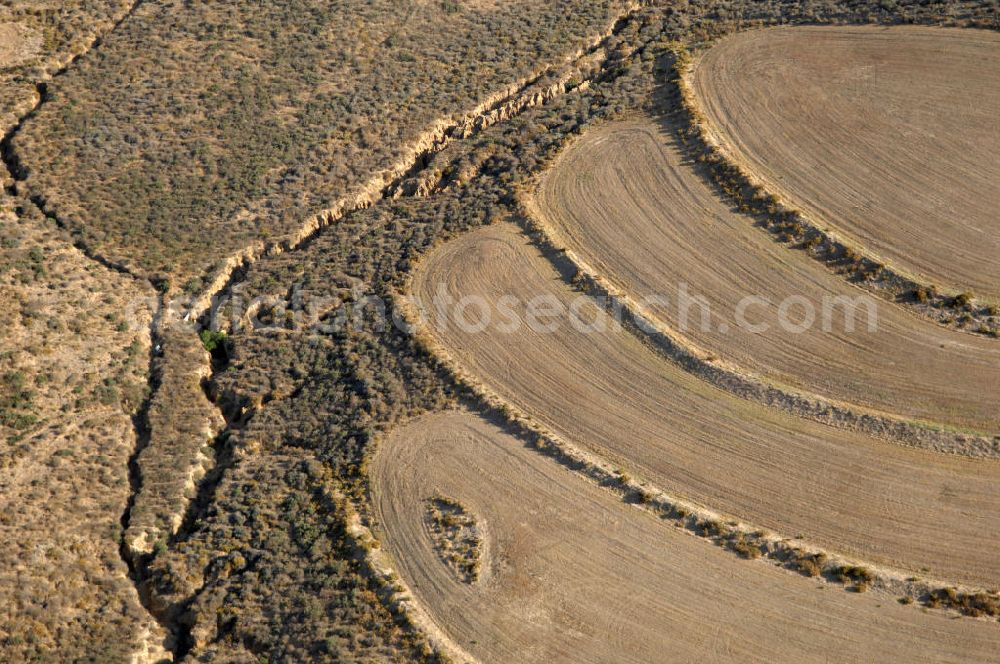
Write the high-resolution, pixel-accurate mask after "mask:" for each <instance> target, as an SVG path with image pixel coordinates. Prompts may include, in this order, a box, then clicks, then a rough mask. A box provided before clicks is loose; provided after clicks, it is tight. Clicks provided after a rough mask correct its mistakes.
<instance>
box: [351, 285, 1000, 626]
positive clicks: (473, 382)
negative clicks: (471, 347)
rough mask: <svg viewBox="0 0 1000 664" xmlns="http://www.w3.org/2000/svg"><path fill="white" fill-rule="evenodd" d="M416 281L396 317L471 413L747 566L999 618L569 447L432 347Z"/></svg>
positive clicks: (398, 297) (997, 606)
mask: <svg viewBox="0 0 1000 664" xmlns="http://www.w3.org/2000/svg"><path fill="white" fill-rule="evenodd" d="M412 274H413V273H411V276H410V277H409V278H408V279H407V280H406V283H405V284H404V286H403V287H402V292H398V291H397V292H395V293H394V294H393V299H394V305H395V307H396V309H397V311H399V312H400V314H401V315H402V317H403V319H404V320H405V321H406V323H407V325H408V326H409V328H410V333H411V334H412V336H413V341H414V344H415V345H416V346H417V348H418V350H420V351H422V352H424V353H425V354H426V355H427V356H428V357H429V358H430V359H431V360H432V361H433V362H434V363H435V364H436V365H437V366H438V367H440V369H441V370H442V371H443V372H444V374H445V376H447V377H448V379H449V380H450V382H452V383H454V384H455V385H457V386H458V387H460V388H462V389H463V390H464V391H466V392H467V394H468V397H467V398H468V402H469V407H470V408H471V409H472V410H473V411H474V412H478V413H479V414H480V415H481V416H484V417H489V416H493V417H496V418H498V419H499V420H500V421H501V422H502V423H504V424H506V425H507V428H509V429H510V430H511V431H512V433H513V434H514V435H516V436H517V437H518V438H520V439H521V440H523V441H524V442H525V445H527V446H528V447H530V448H531V449H534V450H536V451H537V452H538V453H540V454H544V455H546V456H548V457H550V458H552V459H553V460H555V461H556V462H557V463H559V464H560V465H562V466H564V467H566V468H567V469H569V470H571V471H573V472H576V473H577V474H579V475H581V476H582V477H584V478H586V479H588V480H590V481H592V482H594V483H596V484H597V485H598V486H601V487H603V488H605V489H607V490H609V491H612V492H614V493H615V494H617V495H618V496H619V497H620V498H621V499H622V501H623V502H625V503H627V504H630V505H635V506H636V507H638V508H641V509H645V510H648V511H650V512H651V513H653V514H655V515H656V516H658V517H660V518H662V519H665V520H668V521H670V522H672V523H673V524H674V525H675V526H676V527H677V528H679V529H681V530H683V531H685V532H686V533H688V534H690V535H692V536H696V537H700V538H702V539H705V540H707V541H710V542H713V543H715V544H716V545H718V546H721V547H723V548H725V549H726V550H729V551H732V552H734V553H736V554H737V555H740V556H741V557H743V558H746V559H748V560H752V559H757V558H762V559H764V560H765V561H767V562H769V563H771V564H774V565H776V566H778V567H782V568H784V569H787V570H789V571H797V572H798V573H800V574H803V575H805V576H809V577H816V578H819V579H822V580H823V581H824V582H827V583H830V584H831V585H832V584H841V585H848V586H849V587H850V588H851V589H853V590H855V591H857V592H865V591H867V590H868V589H869V588H875V589H878V590H881V591H884V592H886V593H888V594H893V595H896V596H897V597H898V598H900V601H901V603H907V604H909V603H918V604H921V605H922V606H926V607H929V608H947V609H952V610H956V611H959V612H960V613H962V614H963V615H969V616H973V617H980V616H984V615H988V616H991V617H995V616H1000V592H989V591H987V590H986V589H982V588H974V587H970V586H956V585H954V584H949V583H947V582H945V581H943V580H940V579H921V578H918V577H915V576H913V575H912V574H908V573H905V572H903V571H900V570H897V569H892V568H888V567H883V566H875V565H871V564H868V563H865V562H862V561H860V560H856V559H851V558H849V557H846V556H842V555H840V554H834V553H831V552H828V551H826V550H824V549H821V548H819V547H816V546H812V545H810V544H808V543H807V542H805V541H803V540H799V539H796V538H789V537H784V536H782V535H779V534H777V533H773V532H768V531H766V530H763V529H760V528H757V527H754V526H753V525H750V524H746V523H743V522H740V521H738V520H734V519H732V518H730V517H728V516H725V515H723V514H720V513H718V512H715V511H713V510H711V509H709V508H706V507H703V506H701V505H698V504H696V503H693V502H691V501H689V500H687V499H685V498H684V497H682V496H678V495H675V494H671V493H668V492H667V491H664V490H662V489H661V488H659V487H656V486H655V485H653V484H651V483H649V482H647V481H644V480H642V479H641V478H633V477H631V476H629V475H628V474H626V473H624V472H622V471H621V470H619V469H617V468H615V467H614V466H613V465H612V464H610V463H608V462H607V461H606V460H605V459H604V458H602V457H601V456H599V455H596V454H593V453H590V452H587V451H585V450H583V449H581V448H580V447H578V446H577V445H575V444H574V443H571V442H569V441H567V440H565V439H564V438H562V437H561V436H559V435H557V434H555V433H554V432H552V431H551V430H549V429H548V428H547V427H545V426H544V425H542V424H541V423H539V422H537V421H536V420H535V419H533V418H532V417H531V416H530V415H528V414H527V413H525V412H524V411H522V410H521V409H519V408H518V407H517V406H515V405H513V404H511V403H510V402H508V401H507V400H506V399H504V398H503V397H502V396H500V394H499V393H497V392H496V391H495V390H493V389H492V388H491V387H490V386H489V385H487V384H485V383H483V382H482V381H481V380H480V379H479V378H478V377H476V376H475V375H473V374H470V373H469V372H467V371H466V370H465V369H464V368H463V367H462V365H461V363H460V362H458V361H457V360H455V359H454V357H453V356H452V355H451V353H450V352H449V351H448V350H447V349H446V348H445V347H444V346H443V345H442V344H440V343H439V342H438V341H437V340H436V339H435V337H434V336H433V333H432V332H431V331H430V329H429V326H428V325H427V324H425V323H424V322H423V318H422V316H421V315H420V313H419V312H418V311H417V310H416V307H415V305H414V303H413V302H412V300H411V298H410V297H408V295H407V294H408V293H410V292H412V288H411V281H412ZM374 447H377V443H376V445H375V446H373V449H374ZM369 454H370V452H369Z"/></svg>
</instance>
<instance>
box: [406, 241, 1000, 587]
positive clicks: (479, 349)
mask: <svg viewBox="0 0 1000 664" xmlns="http://www.w3.org/2000/svg"><path fill="white" fill-rule="evenodd" d="M439 287H440V288H441V289H443V291H444V292H447V293H449V294H450V295H451V296H452V297H453V298H455V299H456V300H459V299H460V298H463V297H466V296H474V295H478V296H481V297H482V298H483V302H487V303H489V302H492V303H496V302H499V300H500V298H501V297H503V296H511V295H512V296H514V297H517V298H520V299H521V301H522V302H523V301H526V300H527V299H528V298H534V297H538V296H545V297H548V298H550V299H552V300H554V301H555V303H556V305H560V304H561V306H563V307H569V306H570V305H571V304H572V303H573V302H574V300H575V298H577V297H578V294H576V293H574V292H572V291H571V290H570V289H569V288H568V287H567V286H565V285H564V283H563V281H562V279H561V277H560V275H558V274H557V272H556V271H555V268H554V267H553V264H552V263H551V262H550V261H549V260H548V259H546V258H545V257H544V256H542V255H541V254H540V253H539V251H538V250H537V249H536V248H535V247H534V246H533V245H531V244H530V243H529V241H528V240H527V239H526V238H525V237H524V236H523V235H521V234H520V233H519V232H518V230H517V229H516V228H515V227H514V226H511V225H498V226H493V227H490V228H486V229H482V230H479V231H475V232H473V233H470V234H466V235H464V236H461V237H460V238H458V239H456V240H454V241H451V242H449V243H447V244H445V245H443V246H442V247H441V248H439V249H438V250H436V251H435V253H433V254H431V255H430V256H429V257H428V258H427V259H425V261H424V262H423V264H422V265H421V266H420V268H419V269H418V271H417V273H416V275H415V280H414V285H413V289H414V292H415V295H416V296H417V299H418V300H419V301H420V302H422V303H424V305H425V306H426V307H427V310H428V317H429V318H428V323H429V327H431V328H432V330H433V331H432V334H433V335H434V336H435V338H436V340H437V341H438V342H440V343H441V344H442V345H443V346H444V347H445V348H447V349H448V350H449V351H450V352H451V354H452V355H453V356H454V358H455V360H456V361H458V362H459V363H461V364H462V365H463V366H464V367H465V368H466V369H467V370H468V371H469V372H470V373H472V374H473V375H475V376H478V377H480V379H481V380H482V381H483V382H484V383H486V384H487V386H489V387H490V388H492V389H493V390H494V391H496V392H497V393H499V394H500V395H501V396H502V397H503V398H505V399H508V400H509V401H510V402H512V403H514V404H515V405H517V406H518V407H519V408H520V409H522V410H524V411H525V412H527V413H529V414H530V415H532V416H533V417H535V418H536V419H537V420H538V421H539V422H541V423H542V424H544V425H545V426H547V427H549V428H550V429H551V430H552V431H553V432H555V433H556V434H559V435H561V436H562V437H563V438H565V439H567V440H568V441H570V442H572V443H574V444H576V445H579V446H581V447H583V448H585V449H588V450H590V451H593V452H595V453H597V454H600V455H602V456H604V457H605V458H607V459H609V460H610V461H611V462H612V463H615V464H620V465H621V466H622V467H623V468H625V469H626V470H629V471H630V472H632V473H633V474H635V475H636V476H638V477H641V478H644V479H646V480H649V481H651V482H653V483H654V484H655V485H657V486H659V487H660V488H662V489H664V490H666V491H668V492H670V493H672V494H674V495H676V496H678V497H682V498H687V499H689V500H691V501H693V502H695V503H699V504H702V505H704V506H706V507H709V508H711V509H715V510H718V511H720V512H722V513H725V514H730V515H733V516H734V517H736V518H739V519H743V520H745V521H746V522H749V523H751V524H754V525H756V526H762V527H765V528H770V529H772V530H774V531H776V532H778V533H780V534H782V535H786V536H791V537H795V536H799V535H801V536H802V537H804V538H805V539H806V540H809V541H811V542H813V543H816V544H819V545H821V546H824V547H827V548H829V549H831V550H835V551H838V552H841V553H844V554H848V555H853V556H857V557H860V558H862V559H866V560H869V561H872V562H877V563H881V564H885V565H889V566H892V567H895V568H899V569H903V570H909V571H912V572H914V573H917V574H919V575H922V576H930V577H931V578H934V577H938V578H944V579H950V580H955V581H965V582H969V583H973V584H982V585H986V586H993V585H996V584H997V583H998V582H1000V559H998V558H997V556H996V555H995V552H996V550H997V545H998V544H1000V462H997V461H996V460H992V459H983V460H974V459H969V458H962V457H956V456H951V455H943V454H937V453H933V452H927V451H922V450H917V449H913V448H908V447H904V446H901V445H895V444H891V443H886V442H882V441H878V440H876V439H873V438H870V437H868V436H865V435H861V434H857V433H853V432H850V431H844V430H838V429H834V428H831V427H828V426H825V425H821V424H818V423H815V422H811V421H808V420H804V419H801V418H797V417H794V416H791V415H787V414H785V413H781V412H776V411H773V410H770V409H767V408H764V407H762V406H759V405H757V404H755V403H752V402H749V401H745V400H742V399H738V398H736V397H733V396H732V395H730V394H729V393H726V392H723V391H722V390H719V389H717V388H714V387H712V386H710V385H708V384H706V383H704V382H703V381H701V380H699V379H697V378H695V377H694V376H692V375H690V374H688V373H686V372H684V371H682V370H681V369H679V368H677V367H676V366H674V365H673V364H670V363H668V362H667V361H666V360H664V359H663V358H661V356H659V355H658V354H656V353H655V352H654V351H651V350H649V349H648V348H647V347H646V346H644V345H643V344H642V343H641V342H639V341H638V339H637V338H636V337H634V336H633V335H632V334H630V333H628V332H625V331H622V330H620V329H616V328H614V327H613V326H612V325H610V324H607V325H604V330H603V331H600V330H597V331H589V332H588V331H582V330H583V329H584V328H583V326H582V325H573V324H570V323H569V322H568V320H567V319H568V318H569V315H566V316H563V317H562V318H559V317H555V318H548V319H544V318H541V319H539V322H541V323H551V322H555V323H556V324H557V327H556V329H555V330H554V331H552V332H545V331H542V330H539V329H537V326H535V327H536V329H532V328H531V327H530V326H529V325H527V323H526V321H527V318H526V316H525V315H524V310H523V309H520V310H518V311H515V313H517V314H518V317H519V319H520V320H521V321H522V324H520V325H516V326H513V325H511V326H507V325H506V323H508V322H509V319H510V318H511V317H510V316H507V315H502V314H501V312H500V310H499V309H496V310H494V311H493V312H492V314H491V315H492V316H493V320H492V323H491V324H490V325H487V326H483V325H481V324H480V325H473V326H465V327H460V326H458V325H455V324H453V323H454V320H456V319H459V318H461V319H464V320H465V321H466V322H468V323H477V322H481V319H480V318H478V317H477V314H476V311H477V307H476V306H465V307H464V308H463V307H446V308H445V315H442V314H441V312H439V311H438V308H437V307H436V306H434V305H433V301H434V299H435V294H436V293H437V292H438V290H439ZM581 302H582V303H583V306H580V307H579V308H578V309H577V311H578V312H579V317H580V318H582V319H583V320H584V321H588V322H593V321H598V322H602V323H606V322H607V321H606V318H607V317H606V316H604V315H602V314H600V313H599V312H598V311H596V307H595V306H594V305H593V304H592V301H591V300H589V299H587V298H583V299H582V300H581ZM514 309H517V308H516V307H514ZM477 330H479V331H477ZM922 568H926V572H925V571H923V570H922Z"/></svg>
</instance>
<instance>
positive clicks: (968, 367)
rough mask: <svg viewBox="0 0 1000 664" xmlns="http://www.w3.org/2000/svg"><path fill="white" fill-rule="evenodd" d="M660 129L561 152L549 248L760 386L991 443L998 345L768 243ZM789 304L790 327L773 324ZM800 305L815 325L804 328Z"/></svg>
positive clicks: (621, 131) (598, 135) (549, 178)
mask: <svg viewBox="0 0 1000 664" xmlns="http://www.w3.org/2000/svg"><path fill="white" fill-rule="evenodd" d="M670 132H671V127H670V126H669V125H668V124H665V121H657V120H653V119H644V120H635V121H630V122H621V123H612V124H607V125H603V126H601V127H599V128H597V129H594V130H592V131H590V132H588V133H586V134H584V135H583V136H582V137H581V138H580V139H578V140H577V141H576V142H575V143H574V144H573V145H571V146H570V147H569V149H568V150H567V151H566V152H565V153H564V154H563V155H561V156H560V158H559V160H558V161H557V162H556V163H555V165H554V166H553V167H552V168H551V169H550V170H549V171H548V172H547V173H546V175H545V176H544V178H543V179H542V182H541V184H540V186H539V189H538V192H537V193H536V195H535V197H534V202H535V205H534V207H535V211H536V213H537V215H538V216H539V218H540V220H542V221H543V222H544V223H545V225H546V226H547V227H548V228H549V229H550V231H551V233H552V235H553V236H554V238H555V239H556V241H557V242H559V243H562V244H565V245H566V246H567V247H569V248H571V249H572V250H573V251H574V252H575V253H576V254H578V255H579V256H580V257H581V258H582V259H583V261H585V262H586V263H587V264H588V265H589V266H590V268H591V269H593V270H594V271H595V272H597V273H599V274H601V275H602V276H604V277H606V278H607V279H608V280H609V281H610V282H611V283H612V284H613V285H614V286H616V287H618V288H620V289H621V290H623V291H624V292H626V293H628V294H629V295H631V296H632V297H633V299H635V300H636V301H638V302H648V303H649V307H648V311H649V313H651V314H652V315H653V316H654V317H655V318H658V319H660V320H661V321H663V322H664V323H665V324H666V325H667V326H669V327H670V328H671V329H672V330H675V331H678V332H679V333H680V334H681V335H682V336H683V337H686V338H687V339H690V340H692V341H693V342H694V343H695V344H696V345H697V346H699V347H701V348H703V349H705V350H707V351H711V352H712V353H714V354H715V355H717V356H719V357H722V358H724V359H726V360H727V361H729V362H731V363H733V364H735V365H737V366H739V367H740V368H743V369H746V370H748V371H749V372H751V373H753V374H755V375H757V376H760V377H761V378H763V379H765V380H769V381H772V382H777V383H779V384H783V385H788V386H791V387H792V388H794V389H795V390H800V391H806V392H814V393H816V394H819V395H822V396H823V397H826V398H828V399H833V400H835V401H841V402H844V403H848V404H855V405H858V406H862V407H864V408H866V409H873V410H876V411H881V412H883V413H886V414H888V415H890V416H902V417H905V418H913V419H918V420H924V421H929V422H932V423H936V424H941V425H948V426H953V427H958V428H964V429H969V430H977V431H982V432H986V433H998V432H1000V411H998V409H997V395H998V394H1000V344H998V343H997V342H996V341H995V340H993V339H987V338H985V337H980V336H977V335H971V334H967V333H964V332H960V331H956V330H952V329H948V328H945V327H943V326H941V325H938V324H937V323H934V322H931V321H929V320H925V319H923V318H921V317H919V316H916V315H914V314H913V313H911V312H908V311H906V310H905V309H903V308H902V307H899V306H895V305H893V304H890V303H888V302H885V301H884V300H880V299H877V298H875V297H874V296H872V295H870V294H868V293H866V292H865V291H864V290H862V289H860V288H858V287H855V286H852V285H851V284H850V283H848V282H846V281H845V280H843V279H842V278H840V277H838V276H837V275H835V274H832V273H831V272H829V271H828V270H827V269H826V268H825V267H823V266H821V265H820V264H819V263H817V262H816V261H814V260H812V259H810V258H809V257H808V256H806V255H805V253H804V252H802V251H796V250H790V249H789V248H787V247H786V246H783V245H780V244H777V243H775V242H774V241H773V240H772V239H771V237H770V236H769V235H768V234H767V233H766V232H763V231H761V230H760V229H757V228H754V227H753V220H752V219H750V218H749V217H746V216H743V215H739V214H737V213H734V212H732V211H731V209H730V207H729V206H727V205H726V204H724V203H723V202H722V201H721V200H719V198H718V197H717V196H716V195H715V193H714V192H713V191H712V190H711V189H709V187H708V185H707V184H706V183H705V182H704V181H703V180H702V178H701V176H699V175H698V174H697V173H696V172H695V171H694V170H693V169H692V168H691V167H690V165H688V164H685V163H684V158H683V156H682V154H681V153H680V152H679V150H678V148H677V146H676V144H675V143H674V141H673V139H672V138H671V136H670ZM682 290H683V292H686V293H687V297H688V298H689V299H688V300H687V301H688V302H689V304H690V306H688V307H684V305H683V302H684V299H683V297H682ZM650 296H659V297H661V298H666V299H665V300H663V299H661V300H660V301H659V302H657V301H654V300H653V299H652V298H650ZM696 298H704V300H705V302H706V303H707V305H708V308H707V309H704V308H703V307H702V306H701V305H700V304H698V303H697V302H696V301H695V299H696ZM796 298H799V300H798V301H797V302H793V300H794V299H796ZM787 302H792V306H791V308H786V310H785V313H786V314H787V315H786V320H789V321H791V322H792V323H793V325H792V326H784V325H782V324H781V321H782V318H781V315H780V312H781V311H782V305H783V303H787ZM741 303H743V304H745V305H746V306H744V307H743V308H742V309H741V306H742V305H741ZM806 306H808V307H810V308H811V310H812V312H813V314H814V316H815V319H814V321H813V324H812V325H811V326H809V327H808V328H807V329H804V330H802V329H800V328H799V327H796V325H795V324H798V323H799V322H801V321H802V320H804V319H803V318H801V316H802V314H801V311H799V310H798V308H800V307H806ZM802 310H804V309H802ZM848 311H851V312H853V314H852V315H853V319H851V318H849V317H848V315H847V312H848ZM685 312H686V315H685ZM705 312H708V314H707V316H703V314H704V313H705ZM685 319H686V320H685ZM871 319H874V322H875V325H873V326H872V327H869V322H871ZM705 323H707V324H705ZM761 325H766V326H767V329H766V330H763V331H762V328H761V327H759V326H761Z"/></svg>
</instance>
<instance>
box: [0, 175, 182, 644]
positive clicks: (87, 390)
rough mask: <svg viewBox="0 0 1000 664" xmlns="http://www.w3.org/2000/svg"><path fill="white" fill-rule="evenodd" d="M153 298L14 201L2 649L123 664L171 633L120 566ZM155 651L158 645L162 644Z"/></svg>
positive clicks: (8, 209)
mask: <svg viewBox="0 0 1000 664" xmlns="http://www.w3.org/2000/svg"><path fill="white" fill-rule="evenodd" d="M147 290H148V291H149V292H151V289H148V286H147V287H146V288H144V287H143V285H142V284H141V283H139V282H136V281H135V280H134V279H132V278H131V277H128V276H127V275H120V274H116V273H114V272H111V271H109V270H107V269H106V268H104V267H102V266H101V265H99V264H97V263H95V262H93V261H91V260H90V259H88V258H87V257H86V256H84V255H83V254H81V253H80V252H79V251H78V250H77V249H75V248H73V246H72V244H71V243H70V241H69V239H68V237H67V236H66V235H65V234H64V233H63V232H61V231H60V230H59V229H58V228H56V227H55V226H53V225H52V224H51V223H50V222H49V221H48V220H47V219H45V218H44V217H43V216H42V215H41V214H40V213H38V212H37V210H35V209H34V208H33V207H32V206H31V204H30V203H29V202H27V201H24V200H23V199H18V198H13V197H8V196H6V195H4V194H0V325H2V328H3V348H2V353H0V380H2V384H0V441H2V442H0V446H2V447H0V468H2V477H0V505H2V516H0V537H2V541H3V542H4V546H3V547H2V548H0V607H2V609H0V650H2V653H3V657H2V658H3V659H6V660H7V661H51V659H52V657H53V656H54V655H55V654H56V653H59V655H60V657H64V658H65V659H66V660H71V659H74V658H77V657H79V658H87V657H91V656H95V657H96V656H101V657H104V658H105V659H106V660H107V661H119V660H121V659H124V658H126V657H128V656H130V654H132V653H134V652H138V651H139V650H141V649H142V648H143V647H144V646H143V645H142V643H143V641H144V639H145V638H146V636H147V635H148V636H149V637H150V638H149V642H150V643H151V644H155V643H159V642H162V640H163V637H164V634H163V633H162V630H160V628H159V626H157V625H156V623H155V621H153V619H152V618H151V617H150V616H149V615H148V614H147V613H146V612H145V610H144V609H143V608H142V606H141V605H140V602H139V595H138V593H137V592H136V588H135V586H134V584H133V583H132V581H131V580H130V579H129V577H128V574H129V569H128V567H127V566H126V564H125V562H124V561H123V560H122V559H121V557H120V556H119V552H118V549H119V541H120V537H121V517H122V514H123V513H124V512H125V509H126V506H127V504H128V500H129V495H130V485H129V476H128V460H129V456H130V455H131V453H132V450H133V448H134V446H135V445H136V442H137V441H136V436H137V434H136V429H135V426H134V424H133V418H134V417H135V416H136V414H137V411H138V410H139V408H140V406H141V405H142V403H143V402H144V400H145V398H146V380H147V369H148V366H147V365H148V357H149V334H148V328H146V327H144V326H145V325H148V323H149V320H150V318H151V315H152V312H151V311H149V310H143V309H141V308H140V309H134V310H133V311H132V313H133V314H134V316H135V320H136V321H138V322H139V323H140V326H139V327H138V328H135V329H133V328H131V327H130V325H129V324H128V321H127V320H126V318H125V316H124V315H123V314H124V311H125V309H126V307H127V306H128V305H129V304H131V303H132V302H133V301H134V300H136V299H138V298H142V297H143V296H144V295H146V294H147ZM154 647H155V646H154Z"/></svg>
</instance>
